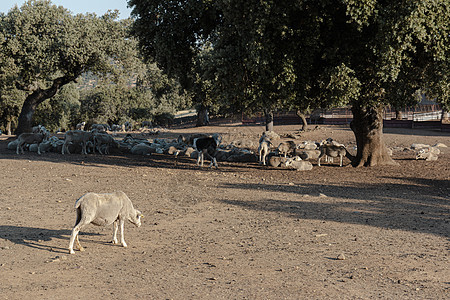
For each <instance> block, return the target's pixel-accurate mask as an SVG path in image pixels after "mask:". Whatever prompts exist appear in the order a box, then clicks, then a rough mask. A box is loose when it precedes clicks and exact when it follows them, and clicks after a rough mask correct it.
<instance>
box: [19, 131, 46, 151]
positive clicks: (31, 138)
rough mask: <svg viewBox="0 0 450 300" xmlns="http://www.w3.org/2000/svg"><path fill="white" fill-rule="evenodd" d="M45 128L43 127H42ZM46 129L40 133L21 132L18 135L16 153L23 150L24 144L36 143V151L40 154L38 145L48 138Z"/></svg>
mask: <svg viewBox="0 0 450 300" xmlns="http://www.w3.org/2000/svg"><path fill="white" fill-rule="evenodd" d="M44 129H45V128H44ZM48 135H49V133H48V131H45V132H40V133H22V134H21V135H19V137H18V139H17V140H18V142H17V147H16V153H17V154H19V150H20V152H22V154H23V153H24V152H23V146H25V145H26V144H38V148H37V153H38V154H41V149H40V145H41V143H42V142H43V141H44V140H45V139H47V138H48Z"/></svg>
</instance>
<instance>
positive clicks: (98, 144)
mask: <svg viewBox="0 0 450 300" xmlns="http://www.w3.org/2000/svg"><path fill="white" fill-rule="evenodd" d="M93 140H94V153H95V148H97V150H98V152H99V153H100V154H103V153H102V150H101V149H102V146H104V147H105V154H109V147H110V146H117V147H118V143H117V142H116V141H115V140H114V138H113V137H112V136H110V135H109V134H107V133H94V135H93Z"/></svg>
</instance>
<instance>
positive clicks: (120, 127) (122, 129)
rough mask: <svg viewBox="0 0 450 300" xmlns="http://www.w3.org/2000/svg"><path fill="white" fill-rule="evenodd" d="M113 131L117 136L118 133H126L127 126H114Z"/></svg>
mask: <svg viewBox="0 0 450 300" xmlns="http://www.w3.org/2000/svg"><path fill="white" fill-rule="evenodd" d="M111 131H112V132H114V134H116V133H117V132H121V131H125V126H123V125H122V126H121V125H117V124H112V126H111Z"/></svg>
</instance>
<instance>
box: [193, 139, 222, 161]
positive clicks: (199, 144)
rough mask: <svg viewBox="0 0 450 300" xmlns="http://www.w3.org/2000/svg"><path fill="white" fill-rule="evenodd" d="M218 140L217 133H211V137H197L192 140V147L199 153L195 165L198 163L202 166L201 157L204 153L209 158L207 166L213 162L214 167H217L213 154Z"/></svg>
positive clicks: (218, 143) (214, 154) (218, 142)
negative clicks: (209, 161)
mask: <svg viewBox="0 0 450 300" xmlns="http://www.w3.org/2000/svg"><path fill="white" fill-rule="evenodd" d="M220 141H221V138H220V135H218V134H217V133H215V134H213V135H212V137H204V138H197V139H195V140H194V148H196V149H197V151H198V153H199V155H198V157H197V166H199V165H200V166H201V167H203V158H204V156H205V155H206V156H207V157H208V158H209V159H210V160H211V163H210V165H209V167H210V168H211V167H212V165H213V164H214V166H215V167H216V169H218V168H219V167H218V165H217V160H216V157H215V156H216V150H217V146H219V145H220ZM200 161H201V164H200Z"/></svg>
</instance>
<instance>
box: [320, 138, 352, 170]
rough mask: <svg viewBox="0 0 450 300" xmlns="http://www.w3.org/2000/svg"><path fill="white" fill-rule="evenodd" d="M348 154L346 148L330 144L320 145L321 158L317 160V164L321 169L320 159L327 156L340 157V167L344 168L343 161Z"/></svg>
mask: <svg viewBox="0 0 450 300" xmlns="http://www.w3.org/2000/svg"><path fill="white" fill-rule="evenodd" d="M346 154H347V150H346V149H345V147H344V146H336V145H332V144H328V143H322V144H321V145H320V155H319V158H318V159H317V164H318V166H319V167H320V159H321V158H322V157H323V156H325V155H326V156H329V157H339V158H340V163H339V166H341V167H342V160H343V158H344V156H345V155H346Z"/></svg>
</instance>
